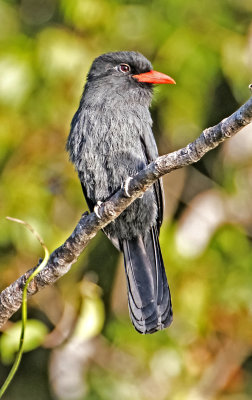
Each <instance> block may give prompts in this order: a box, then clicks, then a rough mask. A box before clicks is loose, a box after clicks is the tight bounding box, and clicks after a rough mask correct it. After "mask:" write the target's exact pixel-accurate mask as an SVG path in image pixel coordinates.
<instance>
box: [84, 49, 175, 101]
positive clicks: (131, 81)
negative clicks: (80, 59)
mask: <svg viewBox="0 0 252 400" xmlns="http://www.w3.org/2000/svg"><path fill="white" fill-rule="evenodd" d="M160 83H175V81H174V80H173V79H172V78H171V77H170V76H168V75H165V74H163V73H161V72H157V71H154V70H153V68H152V65H151V63H150V61H149V60H147V58H145V57H144V56H143V55H142V54H140V53H138V52H134V51H120V52H112V53H106V54H102V55H101V56H99V57H97V58H96V59H95V60H94V62H93V64H92V66H91V68H90V71H89V73H88V79H87V89H90V90H92V92H93V94H95V96H96V99H97V101H98V100H99V98H100V100H102V101H104V99H105V98H107V99H109V100H110V101H111V102H112V101H113V99H114V100H116V101H118V100H119V98H121V99H123V100H124V101H125V100H126V101H129V102H132V101H133V102H134V101H137V102H141V103H144V104H146V105H148V104H149V103H150V99H151V95H152V87H153V84H160ZM88 91H89V90H88ZM86 94H87V93H86Z"/></svg>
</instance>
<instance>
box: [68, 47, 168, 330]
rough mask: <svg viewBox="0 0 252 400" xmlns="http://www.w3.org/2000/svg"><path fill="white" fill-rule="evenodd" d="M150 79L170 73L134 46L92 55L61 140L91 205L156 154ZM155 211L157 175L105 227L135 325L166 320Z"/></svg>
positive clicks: (163, 79) (154, 325)
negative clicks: (118, 255)
mask: <svg viewBox="0 0 252 400" xmlns="http://www.w3.org/2000/svg"><path fill="white" fill-rule="evenodd" d="M157 83H175V81H174V80H173V79H172V78H170V77H169V76H167V75H165V74H162V73H160V72H157V71H153V69H152V65H151V63H150V62H149V61H148V60H147V59H146V58H145V57H144V56H143V55H141V54H140V53H137V52H133V51H122V52H113V53H107V54H103V55H101V56H99V57H98V58H96V59H95V60H94V62H93V64H92V66H91V69H90V71H89V73H88V77H87V83H86V85H85V88H84V92H83V95H82V97H81V100H80V105H79V108H78V110H77V112H76V113H75V115H74V117H73V120H72V123H71V131H70V134H69V137H68V141H67V150H68V151H69V154H70V159H71V161H72V162H73V163H74V165H75V168H76V170H77V172H78V175H79V179H80V181H81V185H82V189H83V192H84V195H85V198H86V201H87V204H88V206H89V209H90V210H91V211H93V210H94V208H95V206H96V205H97V203H98V204H99V202H100V201H104V200H106V199H108V198H109V197H110V196H111V195H112V194H113V193H114V192H115V191H117V190H118V189H119V188H120V187H121V184H122V182H124V181H126V182H128V180H127V179H129V177H131V176H133V175H134V174H136V173H137V172H139V171H140V170H141V169H143V168H145V167H146V165H147V164H148V163H150V162H152V161H154V160H155V159H156V158H157V157H158V151H157V146H156V142H155V139H154V136H153V133H152V119H151V115H150V112H149V107H150V103H151V99H152V92H153V84H157ZM125 189H126V193H127V187H126V188H125ZM96 212H98V211H97V209H96ZM162 218H163V200H162V187H161V182H160V181H157V182H156V183H155V184H154V185H153V186H152V187H151V188H150V189H149V190H147V191H146V192H145V193H144V195H143V196H142V197H141V198H138V199H137V200H135V201H134V202H133V203H132V204H131V205H130V206H129V207H128V208H127V209H126V210H125V211H124V212H123V213H122V214H121V215H120V216H119V217H118V218H117V219H116V220H115V221H114V222H112V223H110V224H109V225H108V226H107V227H106V228H105V229H104V232H105V233H106V235H107V236H108V237H109V239H110V240H111V241H112V242H113V244H114V245H115V246H116V247H117V248H118V249H119V250H120V251H122V252H123V254H124V264H125V271H126V277H127V287H128V304H129V311H130V317H131V320H132V322H133V325H134V327H135V328H136V330H137V331H139V332H141V333H153V332H155V331H157V330H161V329H163V328H165V327H166V326H168V325H170V324H171V322H172V305H171V297H170V291H169V287H168V283H167V278H166V274H165V269H164V264H163V259H162V255H161V251H160V245H159V240H158V235H159V229H160V226H161V223H162Z"/></svg>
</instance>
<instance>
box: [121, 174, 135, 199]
mask: <svg viewBox="0 0 252 400" xmlns="http://www.w3.org/2000/svg"><path fill="white" fill-rule="evenodd" d="M132 179H133V178H131V176H129V177H128V178H127V179H126V181H125V183H123V184H122V189H123V190H124V194H125V196H126V197H131V196H130V194H129V183H130V181H132Z"/></svg>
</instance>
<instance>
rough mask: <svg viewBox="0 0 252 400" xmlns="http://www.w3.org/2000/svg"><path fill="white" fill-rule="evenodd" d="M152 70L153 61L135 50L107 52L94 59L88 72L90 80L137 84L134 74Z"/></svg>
mask: <svg viewBox="0 0 252 400" xmlns="http://www.w3.org/2000/svg"><path fill="white" fill-rule="evenodd" d="M151 70H152V65H151V63H150V62H149V61H148V60H147V58H145V57H144V56H143V55H142V54H140V53H136V52H133V51H120V52H115V53H107V54H102V55H101V56H99V57H98V58H96V59H95V60H94V62H93V64H92V67H91V69H90V72H89V74H88V81H93V80H97V79H104V80H105V81H107V80H110V81H111V82H114V83H115V84H116V83H117V82H118V83H119V82H121V83H122V82H130V83H132V84H135V83H136V80H135V79H134V78H133V75H137V74H141V73H144V72H148V71H151ZM106 78H107V79H106ZM109 78H110V79H109Z"/></svg>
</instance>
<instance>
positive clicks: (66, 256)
mask: <svg viewBox="0 0 252 400" xmlns="http://www.w3.org/2000/svg"><path fill="white" fill-rule="evenodd" d="M251 122H252V97H251V98H250V99H249V100H248V101H247V102H246V103H245V104H244V105H243V106H241V107H240V108H239V109H238V110H237V111H236V112H234V113H233V114H232V115H231V116H229V117H228V118H225V119H224V120H223V121H221V122H220V123H219V124H217V125H215V126H213V127H211V128H207V129H205V130H204V131H203V132H202V133H201V135H200V136H199V137H198V138H197V139H196V140H194V141H193V142H192V143H189V144H188V145H187V146H186V147H184V148H182V149H180V150H177V151H174V152H173V153H170V154H167V155H164V156H161V157H158V158H157V160H156V161H154V162H152V163H151V164H149V165H148V166H147V167H146V168H145V169H144V170H142V171H140V172H139V173H138V174H137V175H135V176H134V177H133V179H132V180H130V181H129V186H128V193H129V195H130V197H127V195H126V193H125V190H124V188H121V189H120V190H118V192H116V193H115V194H114V195H113V196H112V197H111V198H110V199H109V200H107V201H106V202H104V203H102V205H101V206H100V207H99V215H100V217H101V218H98V217H97V216H96V214H95V213H94V212H93V213H91V214H88V213H84V214H83V215H82V217H81V219H80V220H79V222H78V224H77V226H76V228H75V229H74V231H73V233H72V234H71V236H69V238H68V239H67V240H66V241H65V243H64V244H63V245H62V246H60V247H58V248H57V249H56V250H54V252H53V253H52V254H51V256H50V258H49V261H48V263H47V265H46V266H45V268H44V269H43V270H42V271H41V272H40V273H39V274H38V275H37V276H36V277H35V278H34V280H33V281H32V282H31V283H30V284H29V286H28V296H32V295H34V294H35V293H37V292H38V291H39V290H41V289H43V288H44V287H45V286H47V285H52V284H53V283H54V282H55V281H56V280H57V279H59V278H60V277H61V276H63V275H64V274H66V273H67V272H68V271H69V269H70V268H71V265H72V264H73V263H75V262H76V260H77V259H78V257H79V255H80V254H81V252H82V251H83V250H84V249H85V247H86V246H87V244H88V243H89V241H90V240H91V239H92V238H93V237H94V236H95V235H96V233H97V232H98V231H99V230H100V229H102V228H104V227H105V226H106V225H107V224H109V223H110V222H111V221H113V220H114V219H116V218H117V217H118V216H119V215H120V214H121V213H122V212H123V211H124V210H125V208H127V207H128V206H129V205H130V204H131V203H132V202H133V201H134V200H135V199H136V198H137V197H139V196H141V194H142V193H144V192H145V191H146V190H147V189H148V188H149V187H150V186H151V185H152V184H153V183H154V182H155V181H156V180H157V179H158V178H160V177H161V176H163V175H165V174H167V173H169V172H171V171H173V170H175V169H178V168H182V167H184V166H186V165H190V164H193V163H195V162H197V161H199V160H200V159H201V158H202V157H203V155H204V154H206V153H207V152H208V151H210V150H212V149H213V148H215V147H217V146H218V145H219V144H220V143H222V142H223V141H224V140H226V139H228V138H230V137H231V136H233V135H235V134H236V133H237V132H239V131H240V130H241V129H242V128H243V127H244V126H246V125H248V124H249V123H251ZM35 268H36V267H34V268H33V269H31V270H29V271H27V272H26V273H25V274H24V275H23V276H21V277H20V278H18V279H17V280H16V281H15V282H13V283H12V284H11V285H10V286H8V287H7V288H6V289H5V290H3V291H2V292H1V293H0V327H1V326H3V324H4V323H5V322H6V321H7V320H8V319H9V318H10V317H11V315H12V314H14V312H15V311H17V310H18V309H19V307H20V306H21V303H22V292H23V289H24V285H25V282H26V280H27V279H28V277H29V276H30V274H31V273H32V272H33V271H34V269H35Z"/></svg>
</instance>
